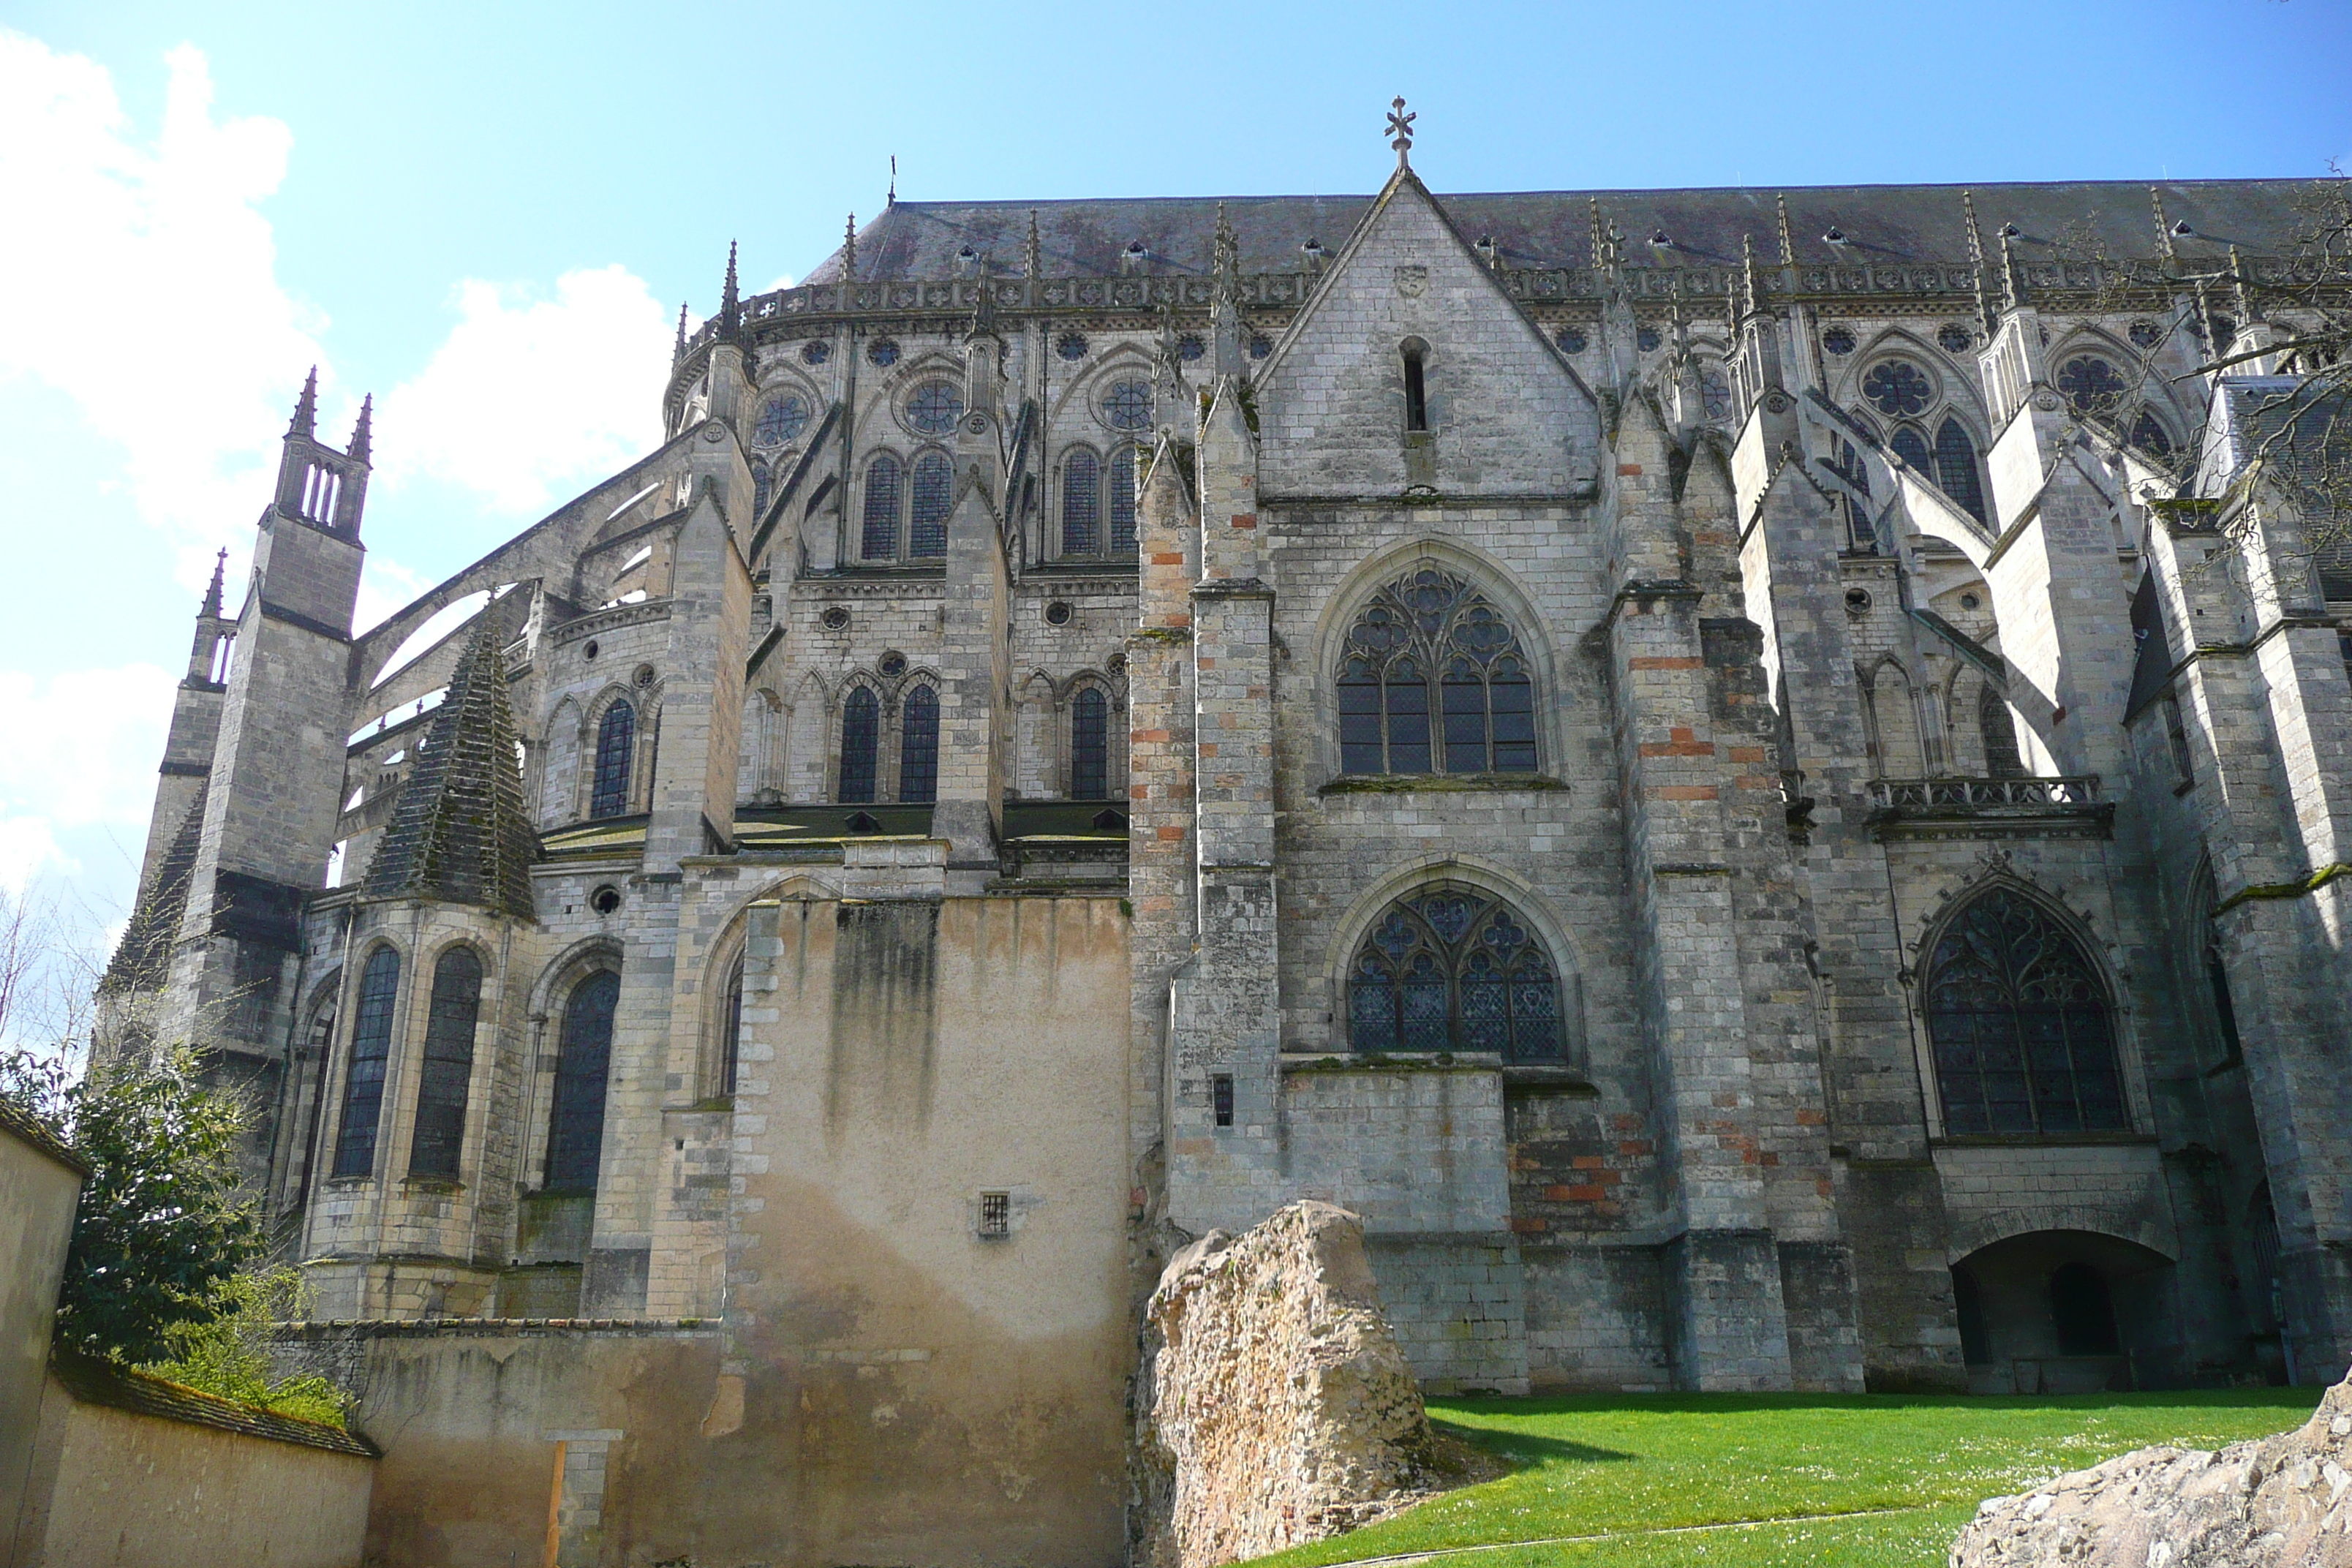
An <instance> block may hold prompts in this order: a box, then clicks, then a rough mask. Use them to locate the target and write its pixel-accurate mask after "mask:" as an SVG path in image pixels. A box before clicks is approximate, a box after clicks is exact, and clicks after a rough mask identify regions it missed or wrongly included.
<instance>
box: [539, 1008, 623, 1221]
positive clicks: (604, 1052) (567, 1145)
mask: <svg viewBox="0 0 2352 1568" xmlns="http://www.w3.org/2000/svg"><path fill="white" fill-rule="evenodd" d="M620 1000H621V977H620V976H619V975H617V974H615V973H613V972H612V971H611V970H609V969H608V970H603V971H600V972H599V973H594V974H592V975H590V976H589V977H588V978H587V979H585V980H583V981H582V982H581V983H580V984H577V985H575V986H573V987H572V998H571V1000H570V1001H568V1002H566V1003H565V1004H564V1005H563V1028H562V1034H561V1035H559V1036H558V1037H557V1039H558V1042H559V1043H558V1045H557V1047H556V1058H555V1107H554V1110H553V1112H552V1121H551V1122H550V1124H549V1129H548V1138H547V1187H548V1190H549V1191H551V1192H593V1190H594V1189H595V1186H596V1169H597V1163H598V1161H599V1160H600V1159H601V1157H602V1156H603V1153H604V1080H605V1077H606V1074H607V1073H608V1072H609V1071H610V1070H611V1068H612V1065H613V1013H614V1008H615V1007H616V1006H617V1005H619V1003H620Z"/></svg>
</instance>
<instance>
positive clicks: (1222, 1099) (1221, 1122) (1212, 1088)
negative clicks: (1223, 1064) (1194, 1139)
mask: <svg viewBox="0 0 2352 1568" xmlns="http://www.w3.org/2000/svg"><path fill="white" fill-rule="evenodd" d="M1209 1100H1210V1104H1211V1106H1212V1107H1213V1110H1215V1112H1216V1117H1217V1125H1218V1126H1220V1127H1231V1126H1232V1125H1233V1124H1234V1075H1233V1074H1231V1073H1229V1072H1221V1073H1217V1074H1215V1075H1213V1077H1212V1078H1211V1079H1209Z"/></svg>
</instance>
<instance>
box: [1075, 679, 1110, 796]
mask: <svg viewBox="0 0 2352 1568" xmlns="http://www.w3.org/2000/svg"><path fill="white" fill-rule="evenodd" d="M1109 728H1110V704H1109V703H1108V701H1106V700H1104V698H1103V694H1102V693H1101V692H1100V691H1099V690H1097V689H1095V688H1094V687H1091V686H1089V687H1086V688H1084V689H1081V690H1080V691H1079V692H1078V694H1077V696H1076V699H1074V700H1072V701H1071V703H1070V798H1071V799H1072V800H1102V799H1106V798H1108V795H1110V746H1109Z"/></svg>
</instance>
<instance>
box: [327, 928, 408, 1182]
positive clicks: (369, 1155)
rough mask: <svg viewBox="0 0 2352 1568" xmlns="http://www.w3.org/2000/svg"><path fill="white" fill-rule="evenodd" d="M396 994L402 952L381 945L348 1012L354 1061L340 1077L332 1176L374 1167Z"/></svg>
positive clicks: (367, 1171)
mask: <svg viewBox="0 0 2352 1568" xmlns="http://www.w3.org/2000/svg"><path fill="white" fill-rule="evenodd" d="M399 996H400V954H398V953H397V952H394V951H393V950H392V949H390V948H388V947H379V948H377V949H376V950H375V951H374V952H372V953H370V954H369V955H368V961H367V967H366V968H365V969H363V970H362V971H360V996H359V1005H358V1006H357V1008H355V1009H354V1011H353V1013H352V1059H351V1065H350V1068H349V1069H348V1070H347V1071H346V1072H345V1074H344V1077H343V1119H342V1123H341V1126H340V1127H339V1128H338V1129H337V1131H336V1135H335V1174H336V1175H338V1176H365V1175H371V1174H373V1173H374V1171H375V1133H376V1125H377V1123H378V1122H379V1121H382V1120H383V1075H384V1069H385V1068H386V1067H387V1066H388V1065H389V1063H390V1060H391V1057H392V1025H393V1005H394V1003H395V1002H396V1001H398V1000H399Z"/></svg>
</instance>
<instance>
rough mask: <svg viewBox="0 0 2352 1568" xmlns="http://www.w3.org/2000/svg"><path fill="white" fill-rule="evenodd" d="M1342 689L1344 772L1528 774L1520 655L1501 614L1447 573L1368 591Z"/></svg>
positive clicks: (1529, 735) (1532, 747)
mask: <svg viewBox="0 0 2352 1568" xmlns="http://www.w3.org/2000/svg"><path fill="white" fill-rule="evenodd" d="M1433 715H1434V716H1435V717H1436V718H1437V719H1438V720H1439V721H1440V728H1439V730H1438V731H1437V732H1436V734H1435V735H1434V736H1433V734H1432V732H1431V729H1430V721H1431V719H1432V717H1433ZM1339 765H1340V770H1341V771H1342V772H1343V773H1365V774H1369V773H1440V772H1443V773H1533V772H1534V771H1535V767H1536V730H1535V685H1534V682H1533V680H1532V679H1530V678H1529V674H1528V661H1527V656H1526V654H1525V652H1524V651H1523V650H1522V649H1521V648H1520V647H1519V640H1518V637H1517V635H1516V634H1514V633H1513V631H1512V630H1511V627H1510V626H1509V624H1508V623H1507V622H1506V621H1505V620H1504V619H1503V616H1502V614H1501V612H1499V611H1497V610H1496V608H1495V606H1494V605H1492V604H1490V603H1489V602H1488V601H1487V599H1486V595H1483V594H1480V593H1479V592H1477V591H1476V590H1475V589H1474V588H1472V587H1471V586H1470V585H1469V584H1467V583H1465V582H1464V581H1463V580H1462V579H1461V578H1459V577H1456V576H1454V575H1453V574H1450V573H1445V572H1441V571H1438V570H1437V569H1435V568H1434V567H1425V568H1423V569H1422V570H1420V571H1418V572H1415V573H1412V574H1411V575H1409V576H1406V577H1402V578H1400V579H1399V580H1398V581H1396V582H1394V583H1391V584H1389V585H1388V586H1387V587H1385V588H1383V589H1381V591H1380V593H1378V594H1376V595H1373V598H1372V602H1371V603H1370V605H1366V606H1365V607H1364V610H1363V612H1362V613H1361V614H1360V615H1359V616H1357V618H1356V624H1355V626H1353V627H1352V628H1351V629H1350V630H1349V633H1348V641H1347V646H1346V648H1345V650H1344V651H1343V652H1342V654H1341V656H1340V663H1339Z"/></svg>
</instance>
